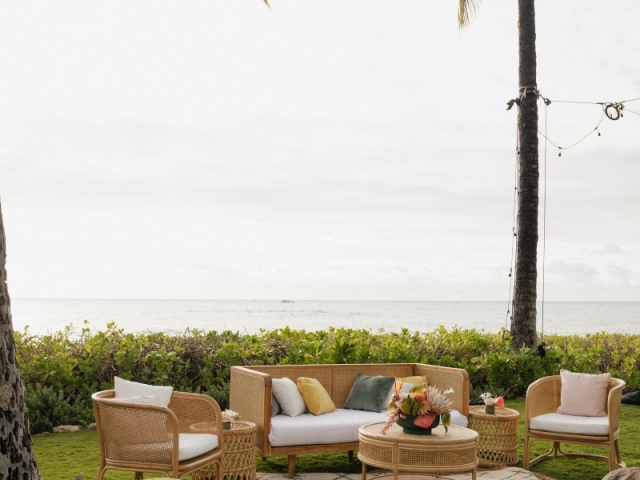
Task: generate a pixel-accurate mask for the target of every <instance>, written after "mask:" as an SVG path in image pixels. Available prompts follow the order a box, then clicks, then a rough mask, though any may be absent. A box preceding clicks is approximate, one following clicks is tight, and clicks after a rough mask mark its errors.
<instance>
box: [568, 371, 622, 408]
mask: <svg viewBox="0 0 640 480" xmlns="http://www.w3.org/2000/svg"><path fill="white" fill-rule="evenodd" d="M609 378H611V375H610V374H609V373H603V374H601V375H591V374H588V373H572V372H569V371H568V370H560V379H561V383H562V389H561V390H560V406H559V407H558V413H561V414H563V415H578V416H581V417H606V416H607V412H606V411H605V406H606V403H607V386H608V385H609Z"/></svg>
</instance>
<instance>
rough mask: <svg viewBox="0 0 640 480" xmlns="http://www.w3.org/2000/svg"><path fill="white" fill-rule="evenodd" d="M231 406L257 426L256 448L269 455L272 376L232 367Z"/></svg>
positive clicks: (244, 418) (243, 417)
mask: <svg viewBox="0 0 640 480" xmlns="http://www.w3.org/2000/svg"><path fill="white" fill-rule="evenodd" d="M230 381H231V389H230V394H229V397H230V398H229V404H230V408H231V410H233V411H235V412H238V413H239V414H240V418H241V419H242V420H246V421H247V422H253V423H255V424H256V425H257V427H258V430H257V432H256V447H257V448H258V450H259V451H260V452H261V453H262V454H263V455H265V454H268V453H269V452H266V451H265V447H266V448H269V442H268V438H267V437H268V435H269V431H270V430H271V375H269V374H267V373H262V372H258V371H255V370H250V369H248V368H244V367H231V380H230Z"/></svg>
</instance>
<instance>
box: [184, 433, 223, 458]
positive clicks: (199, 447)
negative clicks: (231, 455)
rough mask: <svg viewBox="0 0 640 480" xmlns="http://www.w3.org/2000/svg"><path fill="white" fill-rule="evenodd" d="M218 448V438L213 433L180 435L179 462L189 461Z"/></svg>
mask: <svg viewBox="0 0 640 480" xmlns="http://www.w3.org/2000/svg"><path fill="white" fill-rule="evenodd" d="M216 448H218V436H217V435H213V434H211V433H180V434H179V440H178V460H180V461H181V462H182V461H183V460H189V459H191V458H195V457H197V456H199V455H202V454H204V453H207V452H210V451H211V450H215V449H216Z"/></svg>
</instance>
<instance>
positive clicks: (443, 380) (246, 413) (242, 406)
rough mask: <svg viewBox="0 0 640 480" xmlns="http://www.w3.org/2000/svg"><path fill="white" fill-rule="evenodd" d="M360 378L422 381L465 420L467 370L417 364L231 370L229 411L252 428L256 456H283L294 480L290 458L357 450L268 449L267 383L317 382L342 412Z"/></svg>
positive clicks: (345, 447)
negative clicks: (447, 398)
mask: <svg viewBox="0 0 640 480" xmlns="http://www.w3.org/2000/svg"><path fill="white" fill-rule="evenodd" d="M359 373H362V374H365V375H383V376H389V377H407V376H413V375H424V376H426V377H427V380H428V382H429V384H430V385H435V386H437V387H439V388H441V389H442V390H447V389H450V388H451V389H453V393H451V394H450V396H451V398H452V399H453V401H454V408H455V409H456V410H458V411H459V412H461V413H462V414H463V415H465V416H468V414H469V376H468V374H467V372H466V370H464V369H459V368H447V367H440V366H434V365H426V364H419V363H383V364H340V365H336V364H323V365H251V366H245V367H232V368H231V389H230V390H231V391H230V408H231V409H232V410H235V411H236V412H239V413H240V415H241V416H242V419H243V420H245V421H248V422H253V423H255V424H256V425H257V428H258V430H257V436H256V450H257V453H259V454H260V455H262V456H264V457H271V456H277V455H288V456H289V474H290V475H291V476H293V472H294V470H295V455H298V454H309V453H323V452H337V451H351V450H357V449H358V442H349V443H343V444H330V443H327V444H316V445H288V446H282V447H272V446H271V444H270V443H269V437H268V435H269V431H270V430H271V398H272V382H271V380H272V379H273V378H283V377H287V378H289V379H291V380H293V381H294V382H295V381H296V380H297V379H298V378H299V377H311V378H316V379H317V380H318V381H319V382H320V383H321V384H322V385H323V386H324V388H325V389H326V391H327V393H329V395H330V397H331V399H332V400H333V403H334V404H335V406H336V407H338V408H342V407H343V406H344V404H345V402H346V400H347V398H348V396H349V393H350V392H351V388H352V387H353V383H354V381H355V379H356V376H357V375H358V374H359Z"/></svg>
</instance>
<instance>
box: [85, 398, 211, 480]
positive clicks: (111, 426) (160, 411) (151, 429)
mask: <svg viewBox="0 0 640 480" xmlns="http://www.w3.org/2000/svg"><path fill="white" fill-rule="evenodd" d="M114 395H115V391H114V390H105V391H102V392H97V393H94V394H93V395H92V396H91V399H92V401H93V411H94V414H95V418H96V428H97V431H98V439H99V443H100V470H99V473H98V479H97V480H102V478H103V476H104V473H105V471H106V470H107V469H110V468H111V469H116V470H129V471H134V472H136V473H135V476H134V478H135V479H142V478H143V473H144V472H158V473H161V474H163V475H167V476H170V477H172V478H181V477H182V476H184V475H186V474H188V473H191V472H194V471H196V470H198V469H200V468H202V467H205V466H207V465H211V464H216V468H217V471H218V473H219V472H220V471H221V470H220V468H221V465H220V461H221V457H222V453H223V452H222V449H221V448H220V441H219V439H218V442H217V443H218V446H217V447H215V446H214V448H212V449H211V448H209V447H206V449H205V451H204V452H201V453H199V454H198V455H196V456H191V458H186V459H181V457H183V458H184V457H189V456H190V455H189V454H185V451H184V449H185V447H186V445H187V444H191V445H193V444H194V442H195V444H196V446H197V447H198V448H199V449H200V450H202V449H203V448H204V447H202V443H203V441H204V440H207V443H208V444H211V443H216V442H215V440H216V439H215V437H211V436H209V437H207V438H206V439H205V438H198V437H197V436H198V435H200V434H198V433H196V432H197V431H198V430H197V429H191V426H193V425H194V424H196V423H200V422H212V423H213V424H214V425H215V428H216V431H217V432H221V431H222V419H221V412H220V406H219V405H218V403H217V402H216V401H215V400H214V399H212V398H211V397H208V396H206V395H200V394H195V393H182V392H175V391H174V392H173V393H172V394H171V401H170V403H169V406H168V408H166V407H162V406H158V405H145V404H139V403H127V402H126V401H121V400H120V399H115V398H114ZM181 442H182V446H181ZM198 442H200V444H198ZM191 454H193V452H191ZM218 477H219V475H218Z"/></svg>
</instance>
